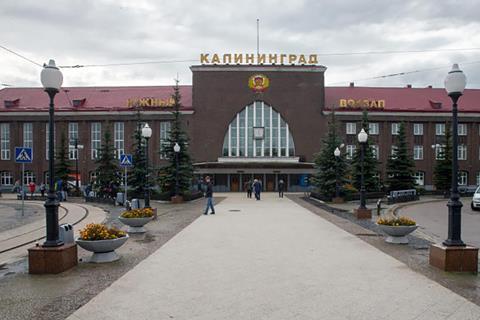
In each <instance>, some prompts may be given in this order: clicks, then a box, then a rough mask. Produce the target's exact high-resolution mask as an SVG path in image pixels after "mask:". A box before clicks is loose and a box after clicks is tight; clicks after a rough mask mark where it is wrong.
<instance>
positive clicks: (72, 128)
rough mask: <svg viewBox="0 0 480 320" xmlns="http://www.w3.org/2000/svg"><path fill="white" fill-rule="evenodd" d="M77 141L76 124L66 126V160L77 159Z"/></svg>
mask: <svg viewBox="0 0 480 320" xmlns="http://www.w3.org/2000/svg"><path fill="white" fill-rule="evenodd" d="M77 140H78V123H77V122H70V123H69V124H68V159H70V160H75V159H77V157H78V150H77V149H75V141H77Z"/></svg>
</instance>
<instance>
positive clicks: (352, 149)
mask: <svg viewBox="0 0 480 320" xmlns="http://www.w3.org/2000/svg"><path fill="white" fill-rule="evenodd" d="M356 147H357V146H356V145H354V144H349V145H347V159H348V160H351V159H353V154H354V153H355V149H356Z"/></svg>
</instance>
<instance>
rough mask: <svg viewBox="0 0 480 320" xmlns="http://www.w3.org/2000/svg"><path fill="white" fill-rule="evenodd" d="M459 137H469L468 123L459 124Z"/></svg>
mask: <svg viewBox="0 0 480 320" xmlns="http://www.w3.org/2000/svg"><path fill="white" fill-rule="evenodd" d="M458 135H459V136H466V135H467V124H466V123H459V124H458Z"/></svg>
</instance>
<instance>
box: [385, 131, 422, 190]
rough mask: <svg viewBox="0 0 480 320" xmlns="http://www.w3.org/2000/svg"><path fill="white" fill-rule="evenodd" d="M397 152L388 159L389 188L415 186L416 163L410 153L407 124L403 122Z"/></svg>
mask: <svg viewBox="0 0 480 320" xmlns="http://www.w3.org/2000/svg"><path fill="white" fill-rule="evenodd" d="M395 146H396V152H395V154H393V155H390V157H389V158H388V161H387V179H386V181H387V184H388V186H389V190H406V189H413V188H415V178H414V177H413V174H414V169H415V163H414V161H413V158H412V155H411V154H409V152H408V150H409V148H408V144H407V137H406V132H405V124H404V123H403V122H402V123H401V124H400V128H399V131H398V136H397V143H396V144H395Z"/></svg>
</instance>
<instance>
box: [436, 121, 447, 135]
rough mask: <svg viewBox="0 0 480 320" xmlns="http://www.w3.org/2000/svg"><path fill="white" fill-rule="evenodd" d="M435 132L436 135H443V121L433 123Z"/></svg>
mask: <svg viewBox="0 0 480 320" xmlns="http://www.w3.org/2000/svg"><path fill="white" fill-rule="evenodd" d="M435 134H436V135H437V136H444V135H445V123H436V124H435Z"/></svg>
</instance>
